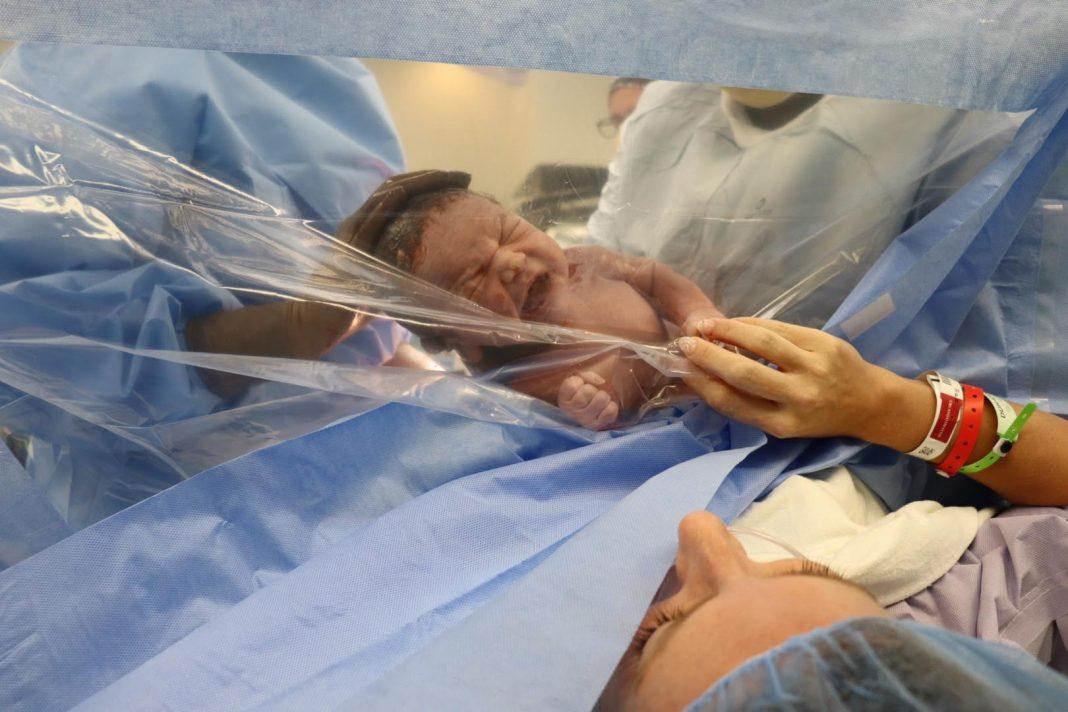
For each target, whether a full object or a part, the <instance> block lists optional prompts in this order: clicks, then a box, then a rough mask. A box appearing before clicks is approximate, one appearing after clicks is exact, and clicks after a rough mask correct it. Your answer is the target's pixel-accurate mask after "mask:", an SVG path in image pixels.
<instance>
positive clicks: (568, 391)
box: [557, 376, 585, 405]
mask: <svg viewBox="0 0 1068 712" xmlns="http://www.w3.org/2000/svg"><path fill="white" fill-rule="evenodd" d="M584 384H585V381H583V380H582V378H580V377H579V376H569V377H568V378H565V379H564V382H563V383H561V384H560V392H559V394H558V395H557V401H558V402H559V403H560V405H563V404H564V403H567V402H569V401H570V400H571V399H572V398H574V397H575V394H577V393H578V392H579V389H580V388H582V386H583V385H584Z"/></svg>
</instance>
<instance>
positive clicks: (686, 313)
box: [567, 246, 723, 335]
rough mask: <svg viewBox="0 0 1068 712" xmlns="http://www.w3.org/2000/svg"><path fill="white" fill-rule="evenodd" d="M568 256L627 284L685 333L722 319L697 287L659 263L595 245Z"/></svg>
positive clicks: (572, 251) (574, 249) (578, 249)
mask: <svg viewBox="0 0 1068 712" xmlns="http://www.w3.org/2000/svg"><path fill="white" fill-rule="evenodd" d="M567 256H568V259H570V260H572V261H573V262H576V263H580V264H586V265H589V266H592V267H593V268H594V269H596V270H597V271H598V272H600V273H601V274H603V275H604V276H605V277H610V278H615V279H622V280H624V281H626V282H627V284H629V285H630V286H632V287H634V288H635V289H636V290H638V291H639V292H641V293H642V294H644V295H645V297H646V298H647V299H649V301H650V302H651V303H652V304H653V306H654V307H655V308H656V310H657V311H658V312H659V314H660V316H661V317H663V318H664V319H666V320H667V321H670V322H671V323H673V324H676V325H677V326H679V327H680V328H682V330H683V332H685V333H687V334H690V335H693V334H696V333H697V330H696V325H697V323H698V322H700V321H701V320H702V319H708V318H710V317H721V316H723V314H722V313H721V312H720V311H719V309H717V308H716V306H715V305H714V304H713V303H712V300H711V299H709V298H708V296H707V295H706V294H705V293H704V292H703V291H701V288H700V287H698V286H697V285H696V284H694V283H693V282H692V281H690V280H689V279H687V278H686V277H683V276H682V275H681V274H679V273H678V272H676V271H675V270H673V269H671V268H670V267H668V266H667V265H665V264H664V263H662V262H657V261H656V260H651V259H649V258H646V257H628V256H627V255H622V254H619V253H618V252H613V251H611V250H608V249H605V248H603V247H596V246H583V247H572V248H570V249H568V250H567Z"/></svg>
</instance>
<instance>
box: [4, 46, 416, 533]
mask: <svg viewBox="0 0 1068 712" xmlns="http://www.w3.org/2000/svg"><path fill="white" fill-rule="evenodd" d="M0 80H2V81H3V82H5V83H7V85H5V86H4V87H2V89H3V92H4V96H3V97H2V100H3V101H5V102H7V103H8V104H10V105H11V106H13V107H15V106H18V107H19V110H20V111H21V110H22V108H21V107H22V106H23V104H25V105H32V106H33V107H35V108H34V112H33V113H27V114H26V115H27V116H32V117H34V118H33V120H34V121H38V122H40V125H36V126H33V127H31V128H30V129H27V130H25V131H23V130H21V127H18V126H14V127H13V128H11V129H10V130H8V131H7V134H8V135H5V136H0V145H2V146H3V147H4V149H5V151H6V152H7V153H6V155H7V157H8V159H9V160H5V161H3V162H2V164H0V197H5V199H2V200H0V226H2V228H3V232H4V238H3V239H2V240H0V338H7V339H12V338H15V337H17V336H23V335H25V334H27V333H31V332H32V333H33V334H37V335H41V334H44V335H47V336H48V337H49V338H56V337H63V338H68V337H77V338H80V339H88V340H92V341H93V342H94V343H103V344H107V345H111V346H118V347H122V348H137V349H141V350H143V351H159V352H181V351H185V350H187V349H188V348H189V344H188V342H187V334H186V327H187V324H188V323H189V322H190V321H191V320H193V319H196V318H198V317H201V316H204V315H208V314H212V313H216V312H218V311H220V310H234V309H238V308H240V307H242V306H244V305H248V304H253V303H256V299H255V298H250V297H248V296H242V297H240V298H239V297H238V296H236V294H235V293H234V292H231V291H228V290H227V289H224V288H222V287H221V286H219V285H218V284H215V283H212V282H210V281H209V280H208V279H206V278H204V277H202V276H200V275H198V274H196V273H195V272H194V271H190V270H188V269H183V268H182V267H181V266H180V265H178V264H172V263H170V262H168V261H166V260H161V259H145V256H144V254H143V253H142V252H141V251H140V244H141V243H143V242H144V241H147V240H154V241H155V243H154V244H156V245H163V246H164V248H165V247H166V241H167V239H168V230H173V229H174V226H173V225H169V224H168V223H167V222H166V221H167V220H169V219H171V218H170V216H169V215H168V214H167V213H166V212H165V211H162V210H160V209H159V208H158V207H155V208H153V207H152V206H150V205H149V204H148V203H145V205H144V206H142V205H141V204H139V203H138V202H137V201H136V200H131V199H129V198H128V197H127V195H128V194H126V193H123V191H122V190H119V191H115V192H114V193H112V194H109V193H108V186H112V185H115V184H116V183H121V182H122V179H120V178H117V177H116V176H117V175H118V174H119V173H122V172H123V171H125V172H126V173H123V175H127V174H128V175H129V176H133V177H132V178H131V179H130V180H133V181H135V182H136V181H138V180H139V181H141V185H134V190H133V192H131V193H129V195H137V193H138V191H140V192H142V193H152V194H154V192H155V191H154V188H155V186H156V185H157V184H158V181H159V180H160V176H163V175H165V171H167V170H171V171H176V170H177V169H176V168H175V166H178V167H180V169H181V171H185V172H186V173H187V174H189V175H191V176H192V177H191V178H190V180H191V181H194V182H195V181H199V182H200V183H201V184H205V185H210V184H212V181H217V182H218V186H219V188H218V190H217V191H216V192H218V193H219V195H226V194H227V193H226V191H228V190H229V188H227V186H229V187H232V188H234V189H237V190H238V191H241V194H243V197H242V196H241V194H234V195H236V196H238V197H236V198H234V200H235V202H236V203H243V204H249V205H252V204H255V205H260V206H267V207H266V208H265V209H268V210H269V211H270V213H271V214H272V215H275V216H277V217H280V218H294V219H297V220H300V221H304V222H306V223H308V224H310V225H311V226H313V227H315V228H317V229H319V230H321V231H323V232H325V233H327V234H332V233H333V232H334V231H335V230H336V229H337V227H338V225H339V224H340V222H341V221H342V219H343V218H344V217H345V216H347V215H349V214H350V213H351V212H352V211H353V210H354V209H355V208H356V207H357V206H359V205H360V204H361V203H362V202H363V201H364V199H365V198H366V197H367V196H368V195H369V194H370V193H371V192H372V191H373V190H374V188H375V187H376V186H378V185H379V184H380V183H381V182H382V181H383V180H384V179H385V178H387V177H389V176H390V175H393V174H394V173H397V172H399V171H401V170H403V161H404V159H403V154H402V151H401V146H400V143H399V140H398V137H397V134H396V131H395V128H394V126H393V123H392V121H391V119H390V117H389V114H388V111H387V108H386V105H385V101H384V99H383V97H382V95H381V93H380V91H379V89H378V86H377V84H376V82H375V79H374V77H373V76H372V75H371V73H370V72H369V71H368V70H367V69H366V68H365V67H364V66H363V65H362V64H360V63H359V62H358V61H357V60H353V59H345V58H316V57H296V56H285V55H255V54H230V53H222V52H206V51H193V50H172V49H159V48H130V47H103V46H80V45H53V44H37V43H26V44H21V45H17V46H15V47H14V48H12V49H11V50H10V51H9V52H7V53H6V54H5V55H3V56H0ZM27 95H28V96H29V98H27ZM13 115H14V114H13ZM70 115H73V118H72V117H70ZM49 117H54V118H53V119H51V120H50V119H49ZM83 120H84V122H89V123H88V124H87V125H86V124H85V123H84V122H83ZM82 126H87V127H88V128H87V129H86V133H85V135H86V136H90V135H99V136H102V137H103V139H102V141H101V144H100V146H101V148H99V149H92V148H88V149H87V148H86V145H87V144H86V142H85V140H83V138H82V135H81V134H77V133H76V131H80V130H82V129H81V127H82ZM65 142H67V143H65ZM75 146H77V148H76V147H75ZM114 146H129V147H130V148H129V150H128V151H126V150H125V149H123V150H112V149H111V147H114ZM78 151H82V153H81V154H79V155H75V154H77V153H78ZM93 151H96V153H93ZM130 157H133V159H131V158H130ZM134 159H136V161H143V163H137V162H136V161H135V160H134ZM157 170H158V175H157V174H156V173H153V171H157ZM153 181H157V183H153ZM224 184H225V185H224ZM115 196H118V197H115ZM109 201H110V202H109ZM153 210H155V212H152V211H153ZM161 220H162V221H163V222H162V223H161V222H160V221H161ZM360 326H363V327H364V328H356V327H360ZM338 336H339V337H340V339H339V340H341V339H343V343H340V344H338V345H337V348H335V349H334V350H333V351H332V352H331V355H330V358H331V359H333V360H338V361H343V362H345V363H348V364H356V365H378V364H381V363H383V362H386V361H388V360H390V359H391V358H393V356H394V353H395V352H396V350H397V348H398V346H399V345H401V344H403V343H404V341H405V339H406V338H407V332H406V331H404V330H403V329H401V328H400V327H399V326H398V325H397V324H396V323H394V322H392V321H389V320H382V319H377V320H364V321H353V320H351V319H350V320H349V323H348V324H346V325H345V328H344V329H342V330H341V331H340V333H339V334H338ZM0 386H3V389H2V391H3V392H2V393H0V428H2V429H3V431H4V433H5V436H6V438H7V439H8V440H9V441H10V442H11V444H12V445H14V446H15V447H14V449H15V450H17V451H18V452H20V453H22V454H23V459H24V460H25V463H24V464H25V466H26V469H27V471H28V473H29V476H30V478H31V479H32V480H34V482H35V483H36V486H37V487H38V488H39V490H40V491H41V492H42V493H43V495H44V496H47V499H48V502H49V503H50V505H51V506H52V507H53V508H55V510H56V511H57V512H58V513H59V514H60V516H61V517H62V518H63V519H64V520H65V521H66V522H67V523H68V524H69V525H70V526H71V527H73V528H75V529H77V528H80V527H83V526H86V525H88V524H90V523H92V522H94V521H96V520H98V519H101V518H103V517H105V516H107V515H109V514H112V513H114V512H116V511H118V510H119V509H122V508H124V507H126V506H128V505H130V504H132V503H133V502H136V501H138V500H140V499H143V498H144V497H147V496H149V495H151V494H154V493H155V492H158V491H159V490H161V489H164V488H165V487H168V486H170V485H172V484H175V483H176V482H178V481H180V480H181V479H182V478H184V477H187V476H190V475H192V474H196V472H198V471H200V469H202V467H201V466H200V465H199V464H190V463H201V462H204V463H210V462H211V461H212V458H218V457H232V456H235V455H236V454H240V452H239V451H238V452H219V453H215V454H213V453H210V452H207V451H206V448H205V449H204V451H203V452H199V453H192V452H191V451H190V448H189V447H188V446H183V447H184V449H182V448H178V447H177V446H175V444H174V443H175V442H179V441H176V440H175V438H179V436H180V435H181V433H180V432H179V431H180V430H181V428H182V427H183V424H186V423H188V422H189V421H190V420H191V419H197V418H204V417H207V416H218V415H219V414H222V413H228V414H231V415H232V414H234V413H237V412H238V411H237V409H239V408H245V409H246V410H247V412H248V413H249V415H247V416H241V417H242V418H245V421H244V422H248V423H249V424H255V425H254V427H253V428H252V429H251V430H250V431H249V432H263V433H268V434H271V433H280V430H279V429H278V428H276V427H275V425H274V423H273V421H270V420H269V419H268V418H267V415H266V414H265V412H264V408H263V407H260V408H259V410H256V407H257V404H261V405H262V404H263V403H264V402H267V401H270V400H271V399H274V400H277V399H279V398H281V397H284V396H285V395H288V393H281V394H280V393H279V392H277V389H276V390H275V391H269V389H252V390H251V391H249V392H247V393H242V394H238V395H235V396H234V397H232V398H227V397H220V396H219V395H218V394H216V393H214V392H212V390H211V389H209V388H208V387H206V385H205V383H204V382H203V379H202V378H201V377H200V375H198V373H197V371H196V370H195V369H193V368H190V367H188V366H186V365H183V364H180V363H176V362H174V361H173V360H166V359H162V358H150V357H147V356H145V355H143V354H141V355H139V354H133V353H129V352H123V351H119V350H117V349H114V348H73V347H71V346H70V345H69V344H68V345H66V346H57V345H54V344H53V345H48V346H45V345H42V346H26V345H22V346H20V347H18V348H9V349H5V356H4V357H3V362H2V363H0ZM278 410H279V411H281V410H282V409H281V408H279V409H278ZM234 422H236V419H234ZM201 423H202V425H198V427H208V422H207V421H201ZM219 427H221V425H220V426H219ZM237 430H238V431H240V430H241V427H240V426H238V427H237ZM187 432H188V431H187ZM176 433H178V434H176ZM280 436H281V435H275V437H280ZM185 437H186V440H187V441H188V440H189V438H188V436H187V435H186V436H185ZM194 441H195V439H194ZM179 449H181V450H182V452H176V450H179ZM11 516H14V515H13V514H12V515H11Z"/></svg>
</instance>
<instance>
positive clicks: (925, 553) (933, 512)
mask: <svg viewBox="0 0 1068 712" xmlns="http://www.w3.org/2000/svg"><path fill="white" fill-rule="evenodd" d="M993 513H994V512H993V509H982V510H978V509H976V508H975V507H944V506H942V505H941V504H939V503H938V502H933V501H930V500H917V501H913V502H909V503H908V504H906V505H904V506H903V507H901V508H899V509H897V510H895V511H893V512H888V511H887V508H886V505H885V504H884V503H883V502H882V501H880V500H879V498H878V497H876V495H875V494H874V493H873V492H872V491H871V490H870V489H868V487H867V486H866V485H864V484H863V482H861V481H860V480H859V479H857V478H855V477H853V475H852V474H851V473H850V472H849V470H848V469H847V468H846V467H836V468H834V469H832V470H828V471H827V472H822V473H816V474H812V475H808V476H804V477H800V476H795V477H791V478H789V479H788V480H785V481H784V482H783V483H782V484H780V485H779V486H778V487H776V488H775V490H774V491H773V492H772V493H771V494H770V495H768V496H767V497H766V498H765V499H763V500H761V501H760V502H755V503H753V504H752V505H750V506H749V508H748V509H746V511H745V512H743V513H742V515H741V516H740V517H738V519H736V520H735V522H734V524H736V525H738V526H740V527H745V528H748V529H752V530H755V531H757V532H760V533H763V534H767V535H770V536H772V537H774V538H775V539H777V540H779V541H781V542H785V543H787V544H789V545H790V546H792V547H793V548H794V549H796V550H797V551H799V552H801V554H803V555H804V556H805V558H807V559H811V560H813V561H818V562H820V563H821V564H826V565H827V566H829V567H830V568H831V570H833V571H834V572H835V573H838V574H840V575H842V576H844V577H845V578H847V579H849V580H850V581H853V582H854V583H857V584H860V585H861V586H863V587H864V588H866V589H868V591H870V592H871V593H872V595H873V596H875V598H876V600H878V601H879V604H880V605H883V606H887V605H889V604H891V603H896V602H897V601H900V600H902V599H904V598H906V597H907V596H910V595H912V594H914V593H916V592H918V591H922V590H923V589H924V588H926V587H927V586H928V585H930V584H931V583H932V582H934V581H935V580H937V579H939V578H941V577H942V575H943V574H945V573H946V571H948V570H949V569H950V568H951V567H952V566H953V565H954V564H955V563H956V561H957V559H959V558H960V556H961V554H963V553H964V551H965V549H966V548H967V547H968V545H969V544H970V543H971V542H972V539H974V538H975V533H976V531H978V529H979V526H980V524H982V523H983V522H985V521H986V520H987V519H989V518H990V517H991V516H992V515H993ZM737 536H738V538H739V539H740V541H741V543H742V546H743V547H745V550H746V553H747V554H749V557H750V558H751V559H753V560H754V561H775V560H778V559H783V558H787V557H789V556H791V554H790V552H788V551H784V550H783V547H782V546H780V545H778V544H777V543H774V542H771V541H766V540H762V539H760V538H759V537H756V536H753V535H751V534H748V535H747V534H746V533H745V532H744V531H742V532H740V533H738V535H737Z"/></svg>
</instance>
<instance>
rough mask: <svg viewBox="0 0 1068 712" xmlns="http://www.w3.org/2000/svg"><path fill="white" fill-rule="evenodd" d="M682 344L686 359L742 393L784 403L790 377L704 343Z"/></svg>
mask: <svg viewBox="0 0 1068 712" xmlns="http://www.w3.org/2000/svg"><path fill="white" fill-rule="evenodd" d="M678 343H679V348H680V349H682V353H683V354H684V355H685V356H686V358H688V359H690V361H692V362H693V363H694V364H696V365H697V366H699V367H700V368H701V369H703V370H704V371H706V372H708V373H710V374H712V375H713V376H717V377H719V378H720V379H721V380H723V381H726V382H727V383H729V384H730V385H732V386H734V387H735V388H737V389H739V390H742V391H745V392H746V393H751V394H753V395H755V396H760V397H761V398H766V399H768V400H772V401H781V400H782V399H783V397H784V396H785V395H786V393H787V392H788V391H789V386H790V384H789V377H788V376H787V375H786V374H784V373H781V372H779V371H776V370H775V369H773V368H770V367H768V366H765V365H764V364H762V363H760V362H758V361H754V360H753V359H751V358H746V357H745V356H742V355H741V354H736V353H734V352H732V351H728V350H727V349H725V348H723V347H722V346H717V345H716V344H713V343H712V342H710V341H705V340H704V339H697V338H693V337H683V338H681V339H679V342H678Z"/></svg>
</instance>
